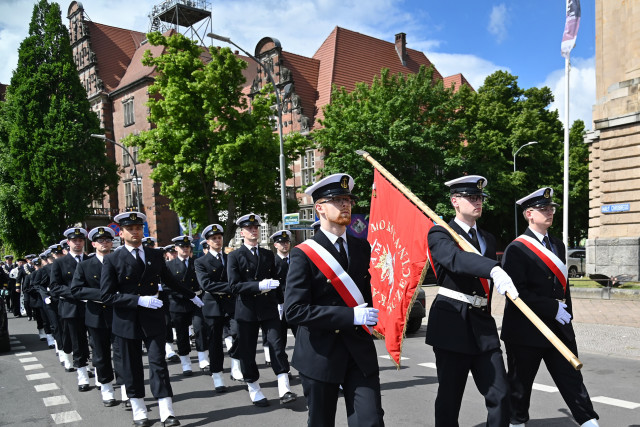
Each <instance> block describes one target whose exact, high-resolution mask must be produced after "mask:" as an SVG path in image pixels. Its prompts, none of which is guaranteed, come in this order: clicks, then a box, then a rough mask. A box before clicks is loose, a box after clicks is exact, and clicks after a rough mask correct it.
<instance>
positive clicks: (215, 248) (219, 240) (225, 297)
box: [195, 224, 242, 393]
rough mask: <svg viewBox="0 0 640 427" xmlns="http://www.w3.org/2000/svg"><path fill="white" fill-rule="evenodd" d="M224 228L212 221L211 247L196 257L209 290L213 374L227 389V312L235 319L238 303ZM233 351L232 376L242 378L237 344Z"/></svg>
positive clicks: (199, 273) (221, 387) (208, 236)
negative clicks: (224, 374) (224, 333)
mask: <svg viewBox="0 0 640 427" xmlns="http://www.w3.org/2000/svg"><path fill="white" fill-rule="evenodd" d="M223 235H224V229H223V228H222V226H221V225H220V224H210V225H208V226H206V227H205V229H204V230H203V231H202V237H204V238H205V240H206V243H203V244H202V246H203V247H204V245H205V244H207V246H208V247H209V250H208V251H207V254H206V255H205V256H202V257H200V258H198V259H197V260H196V261H195V268H196V274H197V276H198V282H200V286H201V287H202V289H203V290H204V291H205V293H204V297H203V298H202V300H203V302H204V307H203V308H202V313H203V315H204V321H205V324H206V333H207V340H208V343H209V359H210V362H211V378H212V379H213V386H214V388H215V390H216V392H219V393H224V392H226V391H227V387H226V386H225V385H224V379H223V377H222V365H223V363H224V350H223V348H222V342H223V341H222V331H223V329H224V325H225V316H230V317H231V319H233V316H234V312H235V303H236V300H235V298H234V295H233V292H232V291H231V287H230V286H229V281H228V280H227V268H226V265H227V254H225V253H224V248H223ZM231 322H232V325H231V328H232V335H233V336H234V337H235V335H236V325H235V320H231ZM229 353H230V355H231V378H232V379H237V380H241V379H242V372H241V371H240V361H239V360H238V359H236V358H235V357H234V355H235V348H233V351H230V352H229Z"/></svg>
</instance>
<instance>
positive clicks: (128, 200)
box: [124, 181, 133, 208]
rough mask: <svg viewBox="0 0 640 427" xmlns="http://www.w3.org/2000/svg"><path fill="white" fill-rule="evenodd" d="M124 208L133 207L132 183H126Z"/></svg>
mask: <svg viewBox="0 0 640 427" xmlns="http://www.w3.org/2000/svg"><path fill="white" fill-rule="evenodd" d="M124 206H125V208H128V207H131V206H133V192H132V186H131V181H125V183H124Z"/></svg>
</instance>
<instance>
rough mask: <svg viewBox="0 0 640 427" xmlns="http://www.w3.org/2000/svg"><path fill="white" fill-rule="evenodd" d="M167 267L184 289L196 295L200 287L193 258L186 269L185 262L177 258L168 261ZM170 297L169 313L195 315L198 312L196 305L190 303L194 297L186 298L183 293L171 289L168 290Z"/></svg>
mask: <svg viewBox="0 0 640 427" xmlns="http://www.w3.org/2000/svg"><path fill="white" fill-rule="evenodd" d="M167 267H168V269H169V271H170V272H171V274H172V275H173V277H174V278H175V279H176V280H177V281H178V282H179V283H180V285H182V287H183V288H187V289H189V290H190V291H191V292H194V293H196V292H198V291H199V290H200V285H199V284H198V279H197V278H196V270H195V268H194V267H193V258H189V264H188V266H187V267H186V268H185V266H184V262H183V261H181V260H180V258H177V257H176V259H172V260H171V261H167ZM168 295H169V311H173V312H175V313H193V312H194V311H195V310H196V306H195V304H194V303H192V302H191V301H189V300H190V299H191V298H193V297H189V298H186V296H185V295H184V294H183V293H181V292H179V291H173V290H171V289H168Z"/></svg>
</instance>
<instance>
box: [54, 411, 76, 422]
mask: <svg viewBox="0 0 640 427" xmlns="http://www.w3.org/2000/svg"><path fill="white" fill-rule="evenodd" d="M51 418H53V421H55V423H56V424H65V423H72V422H74V421H80V420H82V417H81V416H80V414H78V412H77V411H68V412H60V413H58V414H51Z"/></svg>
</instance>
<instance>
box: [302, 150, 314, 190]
mask: <svg viewBox="0 0 640 427" xmlns="http://www.w3.org/2000/svg"><path fill="white" fill-rule="evenodd" d="M315 166H316V159H315V153H314V150H307V151H306V152H305V153H304V155H303V156H302V158H301V159H300V172H301V174H302V185H309V184H313V183H314V182H316V176H315Z"/></svg>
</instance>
